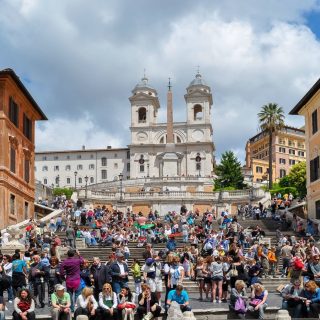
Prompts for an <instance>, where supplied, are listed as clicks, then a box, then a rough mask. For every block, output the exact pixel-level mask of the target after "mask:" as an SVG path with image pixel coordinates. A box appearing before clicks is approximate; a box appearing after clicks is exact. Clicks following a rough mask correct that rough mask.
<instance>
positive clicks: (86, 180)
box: [84, 176, 89, 201]
mask: <svg viewBox="0 0 320 320" xmlns="http://www.w3.org/2000/svg"><path fill="white" fill-rule="evenodd" d="M88 179H89V178H88V176H85V177H84V181H85V182H86V193H85V201H87V191H88Z"/></svg>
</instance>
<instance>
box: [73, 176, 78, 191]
mask: <svg viewBox="0 0 320 320" xmlns="http://www.w3.org/2000/svg"><path fill="white" fill-rule="evenodd" d="M77 174H78V172H77V171H75V172H74V190H77Z"/></svg>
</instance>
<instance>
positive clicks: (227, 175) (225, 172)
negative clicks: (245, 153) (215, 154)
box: [214, 151, 244, 190]
mask: <svg viewBox="0 0 320 320" xmlns="http://www.w3.org/2000/svg"><path fill="white" fill-rule="evenodd" d="M215 173H216V175H217V176H218V178H217V179H215V180H214V185H215V190H219V189H224V188H228V189H232V188H234V189H242V188H243V187H244V184H243V175H242V172H241V163H240V161H239V160H238V159H237V157H236V156H235V154H234V153H233V152H232V151H226V152H225V153H223V154H222V156H221V162H220V164H219V165H217V167H216V170H215Z"/></svg>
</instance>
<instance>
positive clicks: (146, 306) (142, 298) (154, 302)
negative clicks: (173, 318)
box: [137, 284, 161, 320]
mask: <svg viewBox="0 0 320 320" xmlns="http://www.w3.org/2000/svg"><path fill="white" fill-rule="evenodd" d="M141 289H142V293H140V294H139V296H138V309H137V313H138V315H139V319H143V320H151V319H153V318H156V317H159V315H160V313H161V306H160V305H159V303H158V298H157V296H156V294H155V293H154V292H151V290H150V287H149V286H148V285H147V284H142V285H141Z"/></svg>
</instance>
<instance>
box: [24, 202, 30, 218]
mask: <svg viewBox="0 0 320 320" xmlns="http://www.w3.org/2000/svg"><path fill="white" fill-rule="evenodd" d="M24 218H25V219H26V220H27V219H28V218H29V203H28V202H25V203H24Z"/></svg>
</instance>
